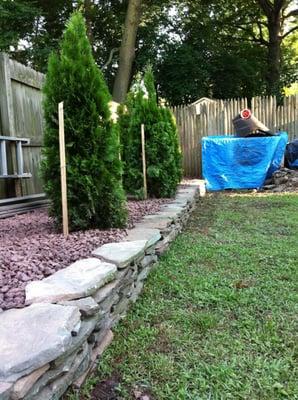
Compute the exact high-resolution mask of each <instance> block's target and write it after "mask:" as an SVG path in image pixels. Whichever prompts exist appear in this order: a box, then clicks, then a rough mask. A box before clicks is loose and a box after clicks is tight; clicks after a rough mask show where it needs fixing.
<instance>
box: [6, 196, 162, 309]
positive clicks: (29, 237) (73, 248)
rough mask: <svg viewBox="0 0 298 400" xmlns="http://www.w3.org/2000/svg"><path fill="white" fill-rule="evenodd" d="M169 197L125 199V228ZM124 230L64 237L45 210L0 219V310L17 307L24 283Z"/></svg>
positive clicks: (122, 234)
mask: <svg viewBox="0 0 298 400" xmlns="http://www.w3.org/2000/svg"><path fill="white" fill-rule="evenodd" d="M168 201H169V200H165V199H163V200H157V199H156V200H145V201H129V202H128V209H129V220H128V229H129V228H132V227H133V226H134V224H135V223H136V222H137V221H139V220H140V219H141V218H142V217H143V216H144V215H147V214H153V213H155V212H157V211H159V210H160V207H161V205H162V204H164V203H166V202H168ZM126 234H127V230H125V229H111V230H99V229H94V230H88V231H81V232H74V233H71V234H70V235H69V236H68V237H67V238H65V237H64V236H63V235H62V234H61V233H57V232H56V230H55V225H54V221H53V219H51V218H50V217H49V216H48V214H47V211H46V210H36V211H33V212H30V213H27V214H23V215H16V216H15V217H12V218H7V219H2V220H0V243H1V247H0V309H1V308H2V309H3V310H6V309H9V308H15V307H16V308H21V307H23V306H24V301H25V290H24V289H25V286H26V285H27V283H28V282H30V281H34V280H40V279H43V278H45V277H47V276H49V275H51V274H53V273H54V272H56V271H58V270H59V269H62V268H65V267H67V266H68V265H69V264H71V263H72V262H74V261H76V260H78V259H80V258H83V257H88V256H90V254H91V252H92V250H94V249H95V248H96V247H98V246H100V245H102V244H105V243H109V242H117V241H120V240H122V239H123V238H124V237H125V236H126Z"/></svg>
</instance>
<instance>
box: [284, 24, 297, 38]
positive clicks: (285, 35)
mask: <svg viewBox="0 0 298 400" xmlns="http://www.w3.org/2000/svg"><path fill="white" fill-rule="evenodd" d="M297 29H298V26H294V28H292V29H290V30H289V31H288V32H286V33H284V34H283V35H282V36H281V39H284V38H285V37H287V36H288V35H290V34H291V33H292V32H294V31H296V30H297Z"/></svg>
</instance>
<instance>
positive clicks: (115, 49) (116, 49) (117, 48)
mask: <svg viewBox="0 0 298 400" xmlns="http://www.w3.org/2000/svg"><path fill="white" fill-rule="evenodd" d="M117 51H119V47H115V48H113V49H112V50H111V51H110V54H109V58H108V59H107V62H106V63H105V64H104V65H103V66H102V69H104V68H107V66H109V65H110V64H111V62H112V60H113V57H114V54H115V53H117Z"/></svg>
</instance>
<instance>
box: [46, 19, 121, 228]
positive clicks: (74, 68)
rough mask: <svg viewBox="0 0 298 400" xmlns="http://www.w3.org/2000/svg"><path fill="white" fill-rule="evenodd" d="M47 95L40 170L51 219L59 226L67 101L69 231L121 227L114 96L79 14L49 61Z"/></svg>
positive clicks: (119, 169) (119, 173) (66, 139)
mask: <svg viewBox="0 0 298 400" xmlns="http://www.w3.org/2000/svg"><path fill="white" fill-rule="evenodd" d="M44 95H45V100H44V115H45V122H46V126H45V137H44V151H43V157H44V159H43V162H42V166H41V171H42V176H43V179H44V183H45V191H46V193H47V195H48V197H49V198H50V200H51V209H50V211H51V215H53V216H54V217H56V219H57V222H58V223H60V222H61V213H62V211H61V190H60V165H59V136H58V121H57V120H58V115H57V114H58V112H57V108H58V103H59V102H60V101H63V102H64V122H65V146H66V162H67V195H68V208H69V221H70V228H71V229H72V230H78V229H87V228H98V227H100V228H109V227H123V226H124V225H125V222H126V218H127V211H126V206H125V196H124V191H123V188H122V183H121V175H122V164H121V161H120V158H119V151H120V149H119V131H118V127H117V125H115V124H114V123H113V121H112V120H111V118H110V117H111V114H110V110H109V104H108V103H109V101H110V99H111V97H110V94H109V92H108V88H107V86H106V83H105V81H104V78H103V75H102V73H101V71H100V70H99V69H98V67H97V66H96V64H95V61H94V59H93V57H92V52H91V47H90V44H89V41H88V38H87V35H86V28H85V22H84V18H83V16H82V15H81V14H80V13H78V12H77V13H74V14H73V15H72V17H71V18H70V20H69V22H68V24H67V29H66V31H65V33H64V36H63V39H62V42H61V46H60V51H59V54H52V55H51V56H50V58H49V63H48V72H47V76H46V82H45V85H44Z"/></svg>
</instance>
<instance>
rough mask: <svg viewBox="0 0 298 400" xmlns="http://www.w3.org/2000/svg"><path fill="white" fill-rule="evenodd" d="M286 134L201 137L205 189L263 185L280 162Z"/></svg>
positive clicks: (285, 142)
mask: <svg viewBox="0 0 298 400" xmlns="http://www.w3.org/2000/svg"><path fill="white" fill-rule="evenodd" d="M287 141H288V135H287V134H286V132H280V133H279V134H278V135H277V136H266V137H249V138H239V137H237V136H208V137H204V138H203V139H202V163H203V177H204V179H205V181H206V187H207V189H208V190H223V189H254V188H260V187H262V186H263V185H264V182H265V180H266V179H267V178H270V177H271V175H272V173H273V172H274V171H276V170H277V169H278V168H279V167H280V164H281V161H282V158H283V155H284V152H285V148H286V144H287Z"/></svg>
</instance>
